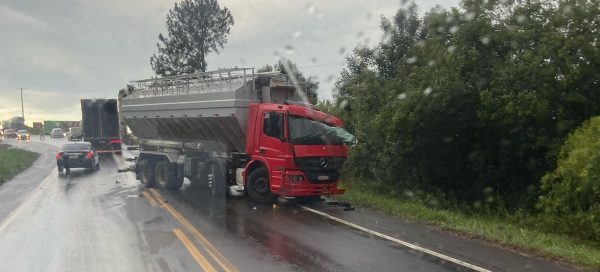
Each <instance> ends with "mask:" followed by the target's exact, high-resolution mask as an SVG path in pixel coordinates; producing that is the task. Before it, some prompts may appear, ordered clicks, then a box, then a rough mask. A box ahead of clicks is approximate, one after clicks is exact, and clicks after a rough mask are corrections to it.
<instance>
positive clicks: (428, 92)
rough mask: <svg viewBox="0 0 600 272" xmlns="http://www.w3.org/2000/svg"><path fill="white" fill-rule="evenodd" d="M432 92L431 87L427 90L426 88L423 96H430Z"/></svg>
mask: <svg viewBox="0 0 600 272" xmlns="http://www.w3.org/2000/svg"><path fill="white" fill-rule="evenodd" d="M431 91H433V89H431V87H427V88H425V90H423V94H424V95H429V94H430V93H431Z"/></svg>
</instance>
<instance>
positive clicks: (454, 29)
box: [449, 26, 458, 34]
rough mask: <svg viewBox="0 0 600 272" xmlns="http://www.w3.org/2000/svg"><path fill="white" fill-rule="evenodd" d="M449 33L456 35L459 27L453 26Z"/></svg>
mask: <svg viewBox="0 0 600 272" xmlns="http://www.w3.org/2000/svg"><path fill="white" fill-rule="evenodd" d="M449 31H450V34H454V33H456V32H458V26H452V27H451V28H450V30H449Z"/></svg>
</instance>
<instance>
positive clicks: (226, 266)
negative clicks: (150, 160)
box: [149, 188, 238, 272]
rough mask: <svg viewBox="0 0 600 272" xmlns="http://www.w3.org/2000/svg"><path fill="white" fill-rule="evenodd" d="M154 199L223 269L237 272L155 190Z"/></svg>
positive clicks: (152, 191)
mask: <svg viewBox="0 0 600 272" xmlns="http://www.w3.org/2000/svg"><path fill="white" fill-rule="evenodd" d="M149 190H150V192H151V193H152V195H153V196H154V197H156V198H157V199H158V200H159V201H160V203H161V204H162V207H163V208H165V210H167V212H169V213H170V214H171V215H172V216H173V217H174V218H175V219H176V220H177V221H179V223H181V225H183V226H184V227H185V228H186V229H187V230H188V231H189V232H190V233H191V234H192V236H193V237H194V238H196V240H198V242H200V244H202V246H204V248H205V249H206V250H207V251H208V254H210V256H212V257H213V259H214V260H215V261H216V262H217V263H219V265H221V267H223V269H224V270H225V271H226V272H237V271H238V269H237V268H236V267H235V266H233V264H231V263H230V262H229V261H228V260H227V259H226V258H225V257H224V256H223V255H222V254H221V253H220V252H219V251H218V250H217V248H216V247H215V246H213V245H212V244H211V243H210V242H209V241H208V239H206V237H204V235H202V234H201V233H200V231H198V229H196V228H195V227H194V226H193V225H192V224H191V223H190V222H189V221H188V220H187V219H185V217H183V215H181V214H180V213H179V212H178V211H177V210H175V208H173V207H172V206H171V205H169V203H167V202H166V201H165V199H164V198H163V197H162V196H161V195H160V193H158V191H156V190H155V189H153V188H150V189H149Z"/></svg>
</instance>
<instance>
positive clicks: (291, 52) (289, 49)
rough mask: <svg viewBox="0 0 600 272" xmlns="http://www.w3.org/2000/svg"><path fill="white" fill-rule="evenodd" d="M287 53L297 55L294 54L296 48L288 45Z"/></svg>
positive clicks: (286, 46) (286, 47)
mask: <svg viewBox="0 0 600 272" xmlns="http://www.w3.org/2000/svg"><path fill="white" fill-rule="evenodd" d="M285 53H286V54H288V55H293V54H294V53H295V52H294V47H293V46H291V45H289V44H286V45H285Z"/></svg>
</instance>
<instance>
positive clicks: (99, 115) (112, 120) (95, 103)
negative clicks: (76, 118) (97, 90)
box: [81, 99, 121, 154]
mask: <svg viewBox="0 0 600 272" xmlns="http://www.w3.org/2000/svg"><path fill="white" fill-rule="evenodd" d="M81 128H82V129H83V141H84V142H90V143H91V144H92V146H93V147H94V149H95V150H96V152H98V153H109V152H111V153H117V154H120V153H121V137H120V135H119V112H118V107H117V100H116V99H81Z"/></svg>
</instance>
